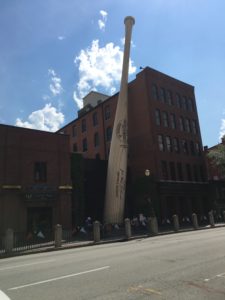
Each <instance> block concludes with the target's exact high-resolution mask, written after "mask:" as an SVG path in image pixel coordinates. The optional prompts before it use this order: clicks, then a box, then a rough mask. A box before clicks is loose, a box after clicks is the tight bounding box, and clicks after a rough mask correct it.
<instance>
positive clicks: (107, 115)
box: [105, 105, 110, 120]
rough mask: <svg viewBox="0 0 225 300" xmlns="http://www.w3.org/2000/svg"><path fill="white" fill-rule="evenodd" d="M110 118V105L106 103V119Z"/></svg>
mask: <svg viewBox="0 0 225 300" xmlns="http://www.w3.org/2000/svg"><path fill="white" fill-rule="evenodd" d="M108 119H110V106H109V105H106V107H105V120H108Z"/></svg>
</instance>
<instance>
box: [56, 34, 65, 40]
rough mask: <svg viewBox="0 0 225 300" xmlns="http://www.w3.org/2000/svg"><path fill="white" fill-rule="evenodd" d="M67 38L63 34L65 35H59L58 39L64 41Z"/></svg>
mask: <svg viewBox="0 0 225 300" xmlns="http://www.w3.org/2000/svg"><path fill="white" fill-rule="evenodd" d="M65 38H66V37H65V36H63V35H60V36H58V40H59V41H63V40H65Z"/></svg>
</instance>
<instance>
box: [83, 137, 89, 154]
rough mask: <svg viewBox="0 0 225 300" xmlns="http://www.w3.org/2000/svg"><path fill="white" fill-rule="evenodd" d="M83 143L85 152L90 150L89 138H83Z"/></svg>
mask: <svg viewBox="0 0 225 300" xmlns="http://www.w3.org/2000/svg"><path fill="white" fill-rule="evenodd" d="M82 145H83V152H86V151H87V150H88V144H87V139H86V138H85V139H83V141H82Z"/></svg>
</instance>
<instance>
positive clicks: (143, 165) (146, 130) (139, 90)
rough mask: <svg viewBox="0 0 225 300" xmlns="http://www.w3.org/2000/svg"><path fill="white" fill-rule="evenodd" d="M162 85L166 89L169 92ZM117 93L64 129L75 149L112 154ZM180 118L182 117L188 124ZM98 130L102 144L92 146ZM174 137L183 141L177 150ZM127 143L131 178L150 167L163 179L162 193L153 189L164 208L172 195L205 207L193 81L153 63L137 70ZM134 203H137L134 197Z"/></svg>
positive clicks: (103, 155)
mask: <svg viewBox="0 0 225 300" xmlns="http://www.w3.org/2000/svg"><path fill="white" fill-rule="evenodd" d="M161 88H163V90H164V92H165V97H163V94H162V92H161ZM169 95H171V96H170V97H169ZM117 98H118V94H116V95H114V96H112V97H110V98H109V99H107V100H106V101H105V102H104V103H101V104H100V105H98V106H97V107H95V108H94V109H93V110H91V111H90V112H87V113H86V114H84V115H82V116H79V118H77V119H75V120H74V121H73V122H71V123H70V124H68V125H67V126H65V127H64V128H62V131H64V132H65V133H67V134H69V135H70V136H71V144H70V147H71V150H73V144H74V143H77V149H75V150H77V151H78V152H80V153H82V155H83V156H84V157H85V158H95V157H96V154H97V153H99V155H100V159H107V157H108V151H109V147H110V143H109V142H107V141H106V128H107V127H108V126H111V127H113V121H114V116H115V111H116V104H117ZM178 100H179V101H178ZM106 106H110V112H111V115H110V118H109V119H108V120H106V119H105V115H104V111H105V109H106ZM156 111H157V113H158V119H156ZM95 112H97V113H98V117H99V120H100V121H99V125H98V126H97V127H94V126H93V123H92V116H93V114H94V113H95ZM166 115H167V118H168V120H167V122H166V117H165V116H166ZM172 116H173V118H174V122H175V126H173V123H174V122H173V121H172ZM83 119H86V122H87V130H86V131H85V133H82V130H81V124H82V120H83ZM157 120H158V122H157ZM180 120H183V128H182V127H181V124H182V123H181V121H180ZM73 126H76V127H77V135H76V137H74V136H73V134H72V133H73V132H72V128H73ZM97 131H98V132H99V135H100V145H99V147H98V148H97V149H96V148H95V147H94V146H93V137H94V134H95V132H97ZM84 137H85V138H87V141H88V149H87V151H85V152H83V151H82V140H83V138H84ZM160 137H161V139H162V144H161V146H160V144H159V138H160ZM175 141H177V143H178V146H179V148H178V150H176V147H175ZM128 144H129V153H128V165H129V174H130V180H131V183H132V182H133V183H135V181H136V180H138V178H141V177H144V176H145V170H146V169H149V170H150V174H151V175H150V176H151V178H152V179H153V180H154V182H156V183H158V185H157V193H154V194H155V198H156V199H155V201H157V202H158V204H159V205H158V206H159V207H161V208H162V207H164V208H165V207H166V206H167V205H166V203H167V202H169V200H168V199H170V198H172V199H175V198H176V199H175V200H172V201H170V202H171V203H172V202H173V203H175V202H181V201H182V205H183V203H186V204H187V207H192V206H194V205H191V204H189V203H194V202H200V204H199V207H203V206H204V203H206V202H207V201H208V200H207V201H206V200H205V197H206V196H207V195H205V192H204V191H206V190H207V183H206V177H207V176H206V167H205V161H204V157H203V149H202V139H201V131H200V125H199V120H198V112H197V105H196V101H195V94H194V87H193V86H191V85H189V84H187V83H184V82H182V81H179V80H177V79H174V78H172V77H170V76H168V75H166V74H163V73H161V72H158V71H156V70H153V69H151V68H148V67H147V68H145V69H144V70H143V71H141V72H140V73H139V74H137V76H136V78H135V79H134V80H133V81H132V82H130V83H129V85H128ZM75 148H76V147H75ZM173 183H176V184H173ZM190 184H193V186H192V185H190ZM131 185H132V184H131ZM178 185H179V186H178ZM187 186H188V187H190V186H192V187H194V189H193V190H194V195H193V193H187V191H188V190H189V188H186V187H187ZM206 194H207V193H206ZM177 199H178V200H177ZM194 199H196V200H194ZM128 201H129V200H128ZM137 201H140V200H137ZM131 202H132V203H134V200H132V201H131ZM202 203H203V204H202ZM207 203H208V202H207ZM174 205H175V204H174ZM170 206H171V204H170ZM206 206H207V207H208V206H210V204H209V205H208V204H207V205H206ZM188 210H189V211H190V210H191V208H190V209H188ZM161 212H162V209H161ZM167 212H168V210H167ZM167 212H165V213H167Z"/></svg>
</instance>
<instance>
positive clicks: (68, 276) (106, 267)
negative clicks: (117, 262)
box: [8, 266, 110, 291]
mask: <svg viewBox="0 0 225 300" xmlns="http://www.w3.org/2000/svg"><path fill="white" fill-rule="evenodd" d="M109 268H110V266H105V267H101V268H97V269H92V270H87V271H83V272H79V273H74V274H69V275H65V276H60V277H55V278H51V279H46V280H42V281H37V282H33V283H29V284H24V285H20V286H15V287H13V288H10V289H8V291H13V290H19V289H23V288H26V287H29V286H33V285H39V284H43V283H47V282H52V281H57V280H61V279H65V278H70V277H75V276H79V275H84V274H88V273H93V272H98V271H103V270H106V269H109Z"/></svg>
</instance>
